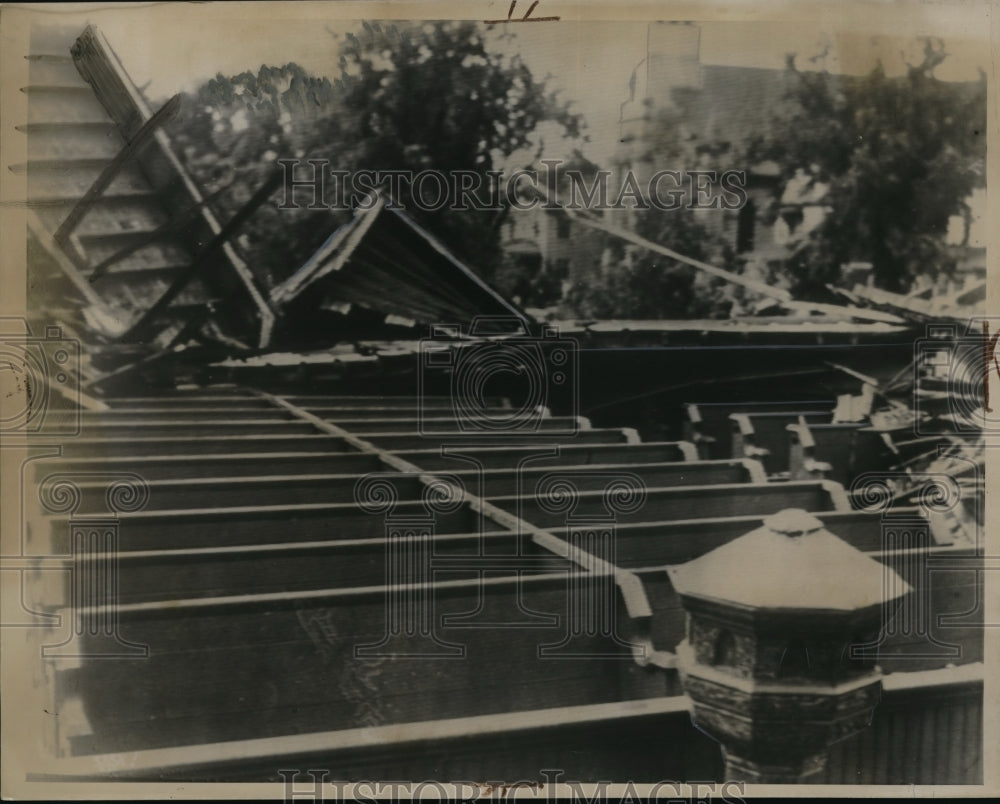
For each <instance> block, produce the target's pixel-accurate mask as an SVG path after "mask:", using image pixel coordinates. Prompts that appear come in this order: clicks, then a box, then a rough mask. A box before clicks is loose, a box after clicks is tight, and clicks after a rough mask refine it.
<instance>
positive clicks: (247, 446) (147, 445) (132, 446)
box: [62, 433, 345, 458]
mask: <svg viewBox="0 0 1000 804" xmlns="http://www.w3.org/2000/svg"><path fill="white" fill-rule="evenodd" d="M62 449H63V454H64V455H65V456H66V457H68V458H81V457H83V458H95V457H130V456H138V455H161V456H170V455H196V454H199V453H201V454H203V455H220V454H222V455H226V454H237V453H245V452H250V453H254V452H260V451H261V450H267V449H273V450H275V451H278V452H307V451H308V452H339V451H343V450H344V449H345V444H344V441H343V439H340V438H333V437H330V436H328V435H324V434H322V433H315V434H313V435H309V434H306V435H266V434H261V435H253V436H246V435H230V436H205V437H204V438H191V437H189V436H164V437H159V436H154V437H150V436H145V435H136V436H134V437H127V436H117V437H114V438H112V437H105V438H94V437H84V438H76V439H72V440H70V441H67V442H66V443H65V444H63V447H62Z"/></svg>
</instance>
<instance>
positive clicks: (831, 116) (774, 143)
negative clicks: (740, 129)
mask: <svg viewBox="0 0 1000 804" xmlns="http://www.w3.org/2000/svg"><path fill="white" fill-rule="evenodd" d="M946 55H947V54H946V53H945V50H944V47H943V45H942V43H941V42H940V41H939V40H934V39H927V40H925V43H924V50H923V58H922V61H921V62H920V63H919V64H912V65H909V66H908V69H907V72H906V75H905V76H903V77H901V78H892V77H889V76H887V75H886V73H885V70H884V69H883V67H882V65H881V64H879V65H877V66H876V67H875V68H874V69H873V70H872V71H871V72H870V73H869V74H868V75H866V76H863V77H860V78H850V77H841V78H840V80H835V77H833V76H831V75H829V74H828V73H826V72H804V71H799V70H798V69H797V68H796V66H795V62H794V57H789V59H788V70H789V71H790V73H791V74H792V76H794V78H795V79H796V80H795V82H794V84H793V89H792V92H791V93H790V96H789V98H788V100H787V102H786V105H785V107H784V109H781V110H779V113H778V118H779V121H780V125H779V126H776V127H775V129H774V130H773V131H772V132H769V133H768V135H767V136H765V137H762V138H760V139H759V140H758V141H757V142H756V143H754V144H753V146H752V147H751V148H750V151H752V152H754V153H756V155H757V156H759V157H761V158H770V159H773V160H775V161H777V162H778V163H779V164H780V165H781V166H782V168H783V172H784V175H785V177H786V178H790V177H792V176H793V175H794V174H795V173H796V172H798V171H802V172H804V173H805V174H806V175H807V176H808V177H809V179H810V180H811V181H812V182H814V183H822V184H825V185H827V186H828V187H829V191H828V194H827V199H826V202H827V203H828V204H829V207H830V213H829V214H828V215H827V216H826V218H825V219H824V221H823V223H822V224H821V225H820V226H819V227H817V228H816V229H815V230H813V232H812V233H811V236H810V237H809V238H808V240H807V241H806V242H804V243H803V244H802V245H801V247H800V248H798V249H797V250H796V252H795V253H794V254H793V255H792V258H791V260H790V262H789V266H788V267H789V271H790V273H791V274H792V275H793V278H794V280H795V286H794V287H793V292H797V293H798V294H799V295H805V296H819V295H822V293H823V286H824V284H826V283H830V282H834V281H835V280H836V279H837V277H838V276H839V271H840V266H841V265H842V264H844V263H846V262H849V261H853V260H860V261H868V262H871V264H872V271H873V275H874V279H875V284H876V285H878V286H879V287H882V288H885V289H887V290H892V291H896V292H902V291H906V289H907V288H908V287H909V286H910V285H911V283H912V281H913V279H914V278H916V277H917V276H921V275H927V276H931V277H934V276H935V275H937V274H939V273H942V272H944V273H948V272H949V271H951V270H952V269H953V267H954V264H953V260H952V258H951V257H949V255H948V252H947V250H946V248H945V235H946V233H947V227H948V219H949V217H951V216H952V215H967V214H968V208H967V205H966V199H967V198H968V196H969V194H970V193H971V191H972V190H973V189H974V188H976V187H981V186H983V178H984V172H985V155H986V151H985V149H986V137H985V131H986V79H985V76H984V75H981V77H980V80H979V81H978V82H975V83H969V84H957V83H948V82H944V81H941V80H939V79H937V78H936V77H935V76H934V71H935V68H936V67H938V65H940V64H941V62H942V61H943V60H944V59H945V58H946Z"/></svg>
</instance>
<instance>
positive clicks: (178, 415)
mask: <svg viewBox="0 0 1000 804" xmlns="http://www.w3.org/2000/svg"><path fill="white" fill-rule="evenodd" d="M246 419H249V420H251V421H252V420H257V421H264V420H268V421H292V417H291V416H289V415H288V414H287V413H286V412H285V411H282V410H276V409H272V408H262V407H257V408H253V407H245V406H238V407H237V406H232V407H229V408H221V407H220V408H166V407H164V408H109V409H108V410H105V411H101V412H100V413H99V414H98V413H90V412H84V414H83V416H82V417H81V421H82V423H83V426H84V427H88V426H94V427H99V426H101V425H102V424H105V423H111V424H113V423H115V422H117V421H132V422H140V421H150V422H157V421H164V420H167V421H170V420H173V421H183V422H189V423H191V424H199V423H200V424H206V423H209V422H228V421H243V420H246Z"/></svg>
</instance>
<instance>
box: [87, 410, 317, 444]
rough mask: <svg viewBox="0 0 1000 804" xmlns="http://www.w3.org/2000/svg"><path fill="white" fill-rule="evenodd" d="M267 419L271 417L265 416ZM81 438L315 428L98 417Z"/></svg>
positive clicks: (308, 429)
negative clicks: (101, 435) (131, 434)
mask: <svg viewBox="0 0 1000 804" xmlns="http://www.w3.org/2000/svg"><path fill="white" fill-rule="evenodd" d="M268 415H269V416H270V415H271V414H270V413H268ZM88 424H89V426H88V427H87V429H86V430H84V432H83V435H84V436H86V437H89V438H96V437H98V436H99V435H100V434H104V435H106V436H107V437H108V438H122V437H124V436H127V435H129V434H130V433H134V434H135V435H137V436H142V437H143V438H170V437H172V436H186V437H187V438H189V439H191V440H196V439H197V437H198V436H202V435H206V436H207V435H211V436H220V437H225V436H248V437H256V436H261V435H282V436H291V435H309V434H310V433H316V428H315V427H312V426H311V425H309V424H306V423H305V422H301V421H295V420H292V419H287V418H286V419H284V420H282V419H274V418H263V419H242V418H240V419H236V420H233V419H230V420H229V421H213V422H202V421H198V420H196V419H195V420H190V421H188V420H184V419H151V418H147V419H119V418H116V417H113V416H111V417H109V416H102V417H100V418H99V420H98V421H93V420H91V421H90V422H88Z"/></svg>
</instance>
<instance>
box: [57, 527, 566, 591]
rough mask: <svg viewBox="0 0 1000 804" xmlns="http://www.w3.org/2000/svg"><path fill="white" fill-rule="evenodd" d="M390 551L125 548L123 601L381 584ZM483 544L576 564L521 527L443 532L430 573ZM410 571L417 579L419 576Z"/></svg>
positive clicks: (312, 546) (328, 545) (357, 542)
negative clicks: (518, 530)
mask: <svg viewBox="0 0 1000 804" xmlns="http://www.w3.org/2000/svg"><path fill="white" fill-rule="evenodd" d="M415 538H422V537H415ZM411 541H412V540H411ZM387 550H388V544H387V542H386V540H385V538H371V539H341V540H335V541H322V542H289V543H279V544H262V545H235V546H231V547H206V548H195V549H189V550H144V551H123V552H121V553H120V554H119V559H118V560H119V575H118V578H119V582H118V583H119V586H118V600H119V602H121V603H141V602H150V601H162V600H173V599H177V598H191V597H221V596H226V595H237V594H258V593H264V592H294V591H302V590H316V589H341V588H345V589H346V588H350V587H357V586H377V585H379V584H384V583H388V582H389V579H388V578H387V560H388V553H387ZM481 550H486V551H489V552H490V553H491V554H492V555H494V557H495V558H498V561H495V562H494V566H497V565H499V564H502V563H503V562H502V560H499V559H500V558H501V557H502V556H504V555H508V556H516V555H517V553H518V550H520V551H521V552H522V553H523V555H524V556H529V557H530V558H531V560H530V561H520V562H517V563H520V564H524V565H525V566H528V565H531V566H533V567H534V568H535V569H536V570H538V571H542V572H551V571H555V570H567V571H568V570H569V569H570V566H571V565H570V563H569V562H568V561H567V560H566V559H565V558H561V557H559V556H553V555H552V554H551V553H548V552H547V551H544V550H542V549H541V548H539V547H538V546H537V545H536V544H534V542H532V541H531V540H530V539H528V538H525V537H518V535H517V534H515V533H509V532H503V531H489V532H486V533H478V532H476V533H456V534H438V535H436V536H435V537H434V540H433V551H434V557H435V559H441V560H440V561H437V563H438V564H442V565H443V567H444V568H443V569H442V570H440V571H439V572H433V571H432V573H431V575H432V580H433V578H434V577H437V576H440V577H442V578H444V579H446V580H447V579H448V577H449V576H451V575H453V572H454V567H455V565H456V562H458V563H463V562H464V564H465V565H466V566H474V562H472V561H470V560H469V559H473V558H477V557H478V556H479V555H480V551H481ZM95 560H99V559H95ZM448 562H450V564H449V563H448ZM510 563H514V562H510ZM449 566H450V567H451V569H449ZM485 566H486V564H485V562H484V567H485ZM503 571H504V572H509V571H508V570H503ZM409 577H411V579H413V580H417V578H416V577H415V576H413V575H410V576H409ZM62 580H63V582H64V586H63V589H62V592H61V594H60V595H59V596H58V597H53V598H51V599H50V605H51V604H52V603H53V602H55V601H57V600H63V601H68V600H69V597H68V595H69V593H70V589H69V586H68V585H69V583H70V582H71V579H70V578H69V577H68V575H66V574H64V577H63V578H62Z"/></svg>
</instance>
